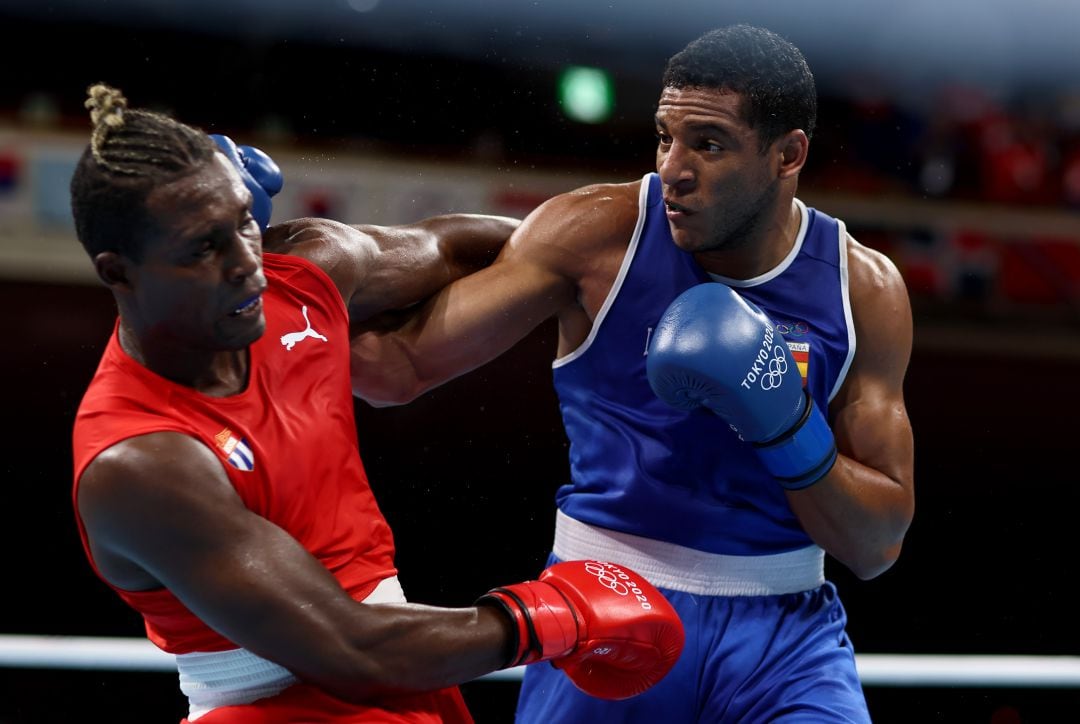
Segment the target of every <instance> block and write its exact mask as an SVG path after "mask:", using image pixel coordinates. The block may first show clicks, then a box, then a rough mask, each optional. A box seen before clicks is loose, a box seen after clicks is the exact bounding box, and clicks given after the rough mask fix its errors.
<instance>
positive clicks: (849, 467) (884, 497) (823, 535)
mask: <svg viewBox="0 0 1080 724" xmlns="http://www.w3.org/2000/svg"><path fill="white" fill-rule="evenodd" d="M787 497H788V503H789V504H790V505H791V509H792V511H794V513H795V515H796V516H797V517H798V519H799V522H800V523H801V524H802V526H803V529H804V530H805V531H806V532H807V534H808V535H809V536H810V537H811V538H812V539H813V540H814V542H815V543H817V544H818V545H820V546H821V547H822V548H824V549H825V551H826V552H828V553H829V554H830V555H831V556H832V557H833V558H836V559H837V560H838V561H840V562H841V563H843V564H844V565H845V566H847V567H848V568H849V569H850V570H851V571H852V572H853V573H854V574H855V575H856V576H858V577H859V578H861V579H864V580H868V579H871V578H874V577H875V576H878V575H880V574H882V573H884V572H885V571H886V570H888V569H889V568H890V567H891V566H892V564H893V563H895V562H896V559H897V558H898V557H899V555H900V548H901V545H902V543H903V540H904V535H905V534H906V533H907V529H908V526H909V525H910V524H911V518H912V513H913V504H912V500H911V495H910V492H909V487H908V486H906V485H904V484H903V483H901V482H898V481H896V480H894V479H892V478H890V477H888V476H887V475H884V474H883V473H881V472H878V471H877V470H874V469H872V468H870V467H867V466H866V465H862V464H860V463H859V462H857V461H855V460H854V459H852V458H850V457H846V456H844V455H839V456H838V457H837V459H836V464H835V465H834V466H833V468H832V470H831V471H830V472H829V474H828V475H826V476H825V477H824V478H822V479H821V480H820V481H818V482H817V483H815V484H814V485H811V486H810V487H808V488H805V489H803V490H794V491H788V493H787Z"/></svg>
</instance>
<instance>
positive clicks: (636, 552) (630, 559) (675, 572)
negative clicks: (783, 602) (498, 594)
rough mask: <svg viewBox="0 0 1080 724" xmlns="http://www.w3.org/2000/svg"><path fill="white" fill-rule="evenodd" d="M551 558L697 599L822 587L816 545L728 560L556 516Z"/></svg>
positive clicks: (559, 513) (820, 553) (821, 557)
mask: <svg viewBox="0 0 1080 724" xmlns="http://www.w3.org/2000/svg"><path fill="white" fill-rule="evenodd" d="M552 550H553V552H554V553H555V555H556V556H557V557H558V558H560V559H561V560H564V561H572V560H582V559H586V558H592V559H596V560H601V561H610V562H611V563H618V564H621V565H624V566H626V567H627V568H631V569H633V570H634V571H635V572H637V573H640V574H641V575H642V576H644V577H645V578H646V579H647V580H648V581H649V582H650V583H652V584H653V585H654V586H657V587H659V588H667V589H671V590H673V591H682V592H684V593H693V594H696V595H699V596H775V595H779V594H783V593H799V592H801V591H809V590H811V589H814V588H817V587H818V586H820V585H822V584H823V583H825V551H823V550H822V549H821V548H819V547H818V546H816V545H811V546H807V547H806V548H800V549H799V550H794V551H789V552H787V553H777V554H775V555H768V556H729V555H724V554H721V553H706V552H704V551H699V550H695V549H693V548H686V547H684V546H680V545H675V544H674V543H668V542H666V541H659V540H654V539H652V538H642V537H641V536H636V535H630V534H629V533H620V532H618V531H614V530H609V529H607V528H599V527H597V526H593V525H588V524H587V523H582V522H581V521H578V520H575V519H573V518H571V517H570V516H568V515H566V514H565V513H563V512H562V511H561V510H560V511H557V512H556V516H555V545H554V547H553V549H552Z"/></svg>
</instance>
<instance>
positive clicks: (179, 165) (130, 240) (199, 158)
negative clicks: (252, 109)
mask: <svg viewBox="0 0 1080 724" xmlns="http://www.w3.org/2000/svg"><path fill="white" fill-rule="evenodd" d="M87 95H88V98H87V100H86V107H87V108H88V109H90V120H91V122H92V124H93V127H94V129H93V132H92V133H91V136H90V144H89V145H88V146H87V147H86V149H85V150H84V151H83V154H82V156H81V157H80V158H79V162H78V165H77V166H76V167H75V173H74V175H73V176H72V178H71V213H72V216H73V217H74V219H75V233H76V235H77V236H78V237H79V241H80V242H81V243H82V245H83V248H84V249H86V252H87V253H88V254H89V255H90V256H91V258H92V257H94V256H96V255H97V254H99V253H101V252H103V251H115V252H118V253H121V254H124V255H125V256H128V257H130V258H132V259H135V260H138V259H140V258H141V256H142V251H143V249H142V238H143V234H142V232H143V231H144V230H145V229H146V228H147V225H148V224H149V223H150V221H151V220H150V219H149V217H148V216H147V213H146V199H147V196H148V195H149V194H150V192H151V191H152V190H153V189H155V188H156V187H158V186H160V185H162V184H165V183H169V182H170V181H173V180H175V179H177V178H180V177H182V176H186V175H187V174H190V173H194V172H196V171H198V170H200V169H202V168H203V167H204V166H205V165H206V164H207V163H209V162H210V160H211V159H212V158H213V157H214V153H215V152H216V150H217V146H216V145H215V144H214V142H213V140H211V139H210V137H209V136H207V135H206V134H205V133H203V132H202V131H200V130H197V129H195V128H192V127H191V126H187V125H185V124H183V123H180V122H179V121H177V120H175V119H173V118H170V117H169V116H166V115H164V114H161V113H154V112H151V111H143V110H134V109H128V107H127V105H128V103H127V99H126V98H124V96H123V94H122V93H121V92H120V91H119V90H117V89H115V88H112V87H110V86H108V85H104V84H100V83H99V84H97V85H93V86H91V87H90V88H89V89H88V91H87Z"/></svg>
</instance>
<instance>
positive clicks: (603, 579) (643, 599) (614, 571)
mask: <svg viewBox="0 0 1080 724" xmlns="http://www.w3.org/2000/svg"><path fill="white" fill-rule="evenodd" d="M585 571H586V572H587V573H591V574H592V575H594V576H596V580H597V582H598V583H599V584H600V585H601V586H603V587H604V588H607V589H609V590H611V591H612V592H613V593H617V594H618V595H620V596H633V597H634V598H636V599H637V601H638V605H640V606H641V609H642V610H643V611H651V610H652V604H651V603H649V598H648V596H646V595H645V594H644V592H643V591H642V590H641V587H640V586H638V584H637V582H636V581H633V580H631V579H630V576H629V574H627V573H626V572H625V571H623V570H622V569H621V568H618V567H617V566H613V565H611V564H610V563H601V562H600V561H586V562H585Z"/></svg>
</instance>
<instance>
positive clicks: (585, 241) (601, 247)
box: [504, 181, 641, 278]
mask: <svg viewBox="0 0 1080 724" xmlns="http://www.w3.org/2000/svg"><path fill="white" fill-rule="evenodd" d="M640 188H641V182H640V181H634V182H631V183H625V184H595V185H591V186H584V187H582V188H579V189H577V190H575V191H570V192H568V193H564V194H560V195H559V196H555V197H553V198H551V199H549V200H548V201H546V202H544V203H543V204H541V205H540V206H539V207H537V208H536V209H535V210H534V211H533V212H532V213H531V214H529V216H528V217H526V219H525V220H524V221H523V222H522V224H521V226H520V227H519V228H518V230H517V232H515V234H514V235H513V236H512V237H511V238H510V242H509V243H508V244H507V248H506V250H505V252H504V254H505V255H506V256H510V257H513V256H515V255H524V256H531V257H536V256H537V255H542V256H544V257H547V258H548V259H549V261H551V262H552V265H553V267H557V268H560V269H561V270H562V272H563V273H564V275H565V276H567V277H569V278H579V277H580V276H581V275H582V273H584V272H585V271H586V270H587V269H588V267H590V266H591V264H592V263H593V262H595V261H598V260H600V259H602V258H603V257H604V254H605V252H616V253H621V250H624V249H625V248H626V246H627V243H628V242H629V240H630V237H631V235H632V234H633V231H634V226H635V224H636V223H637V217H638V191H639V189H640Z"/></svg>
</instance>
